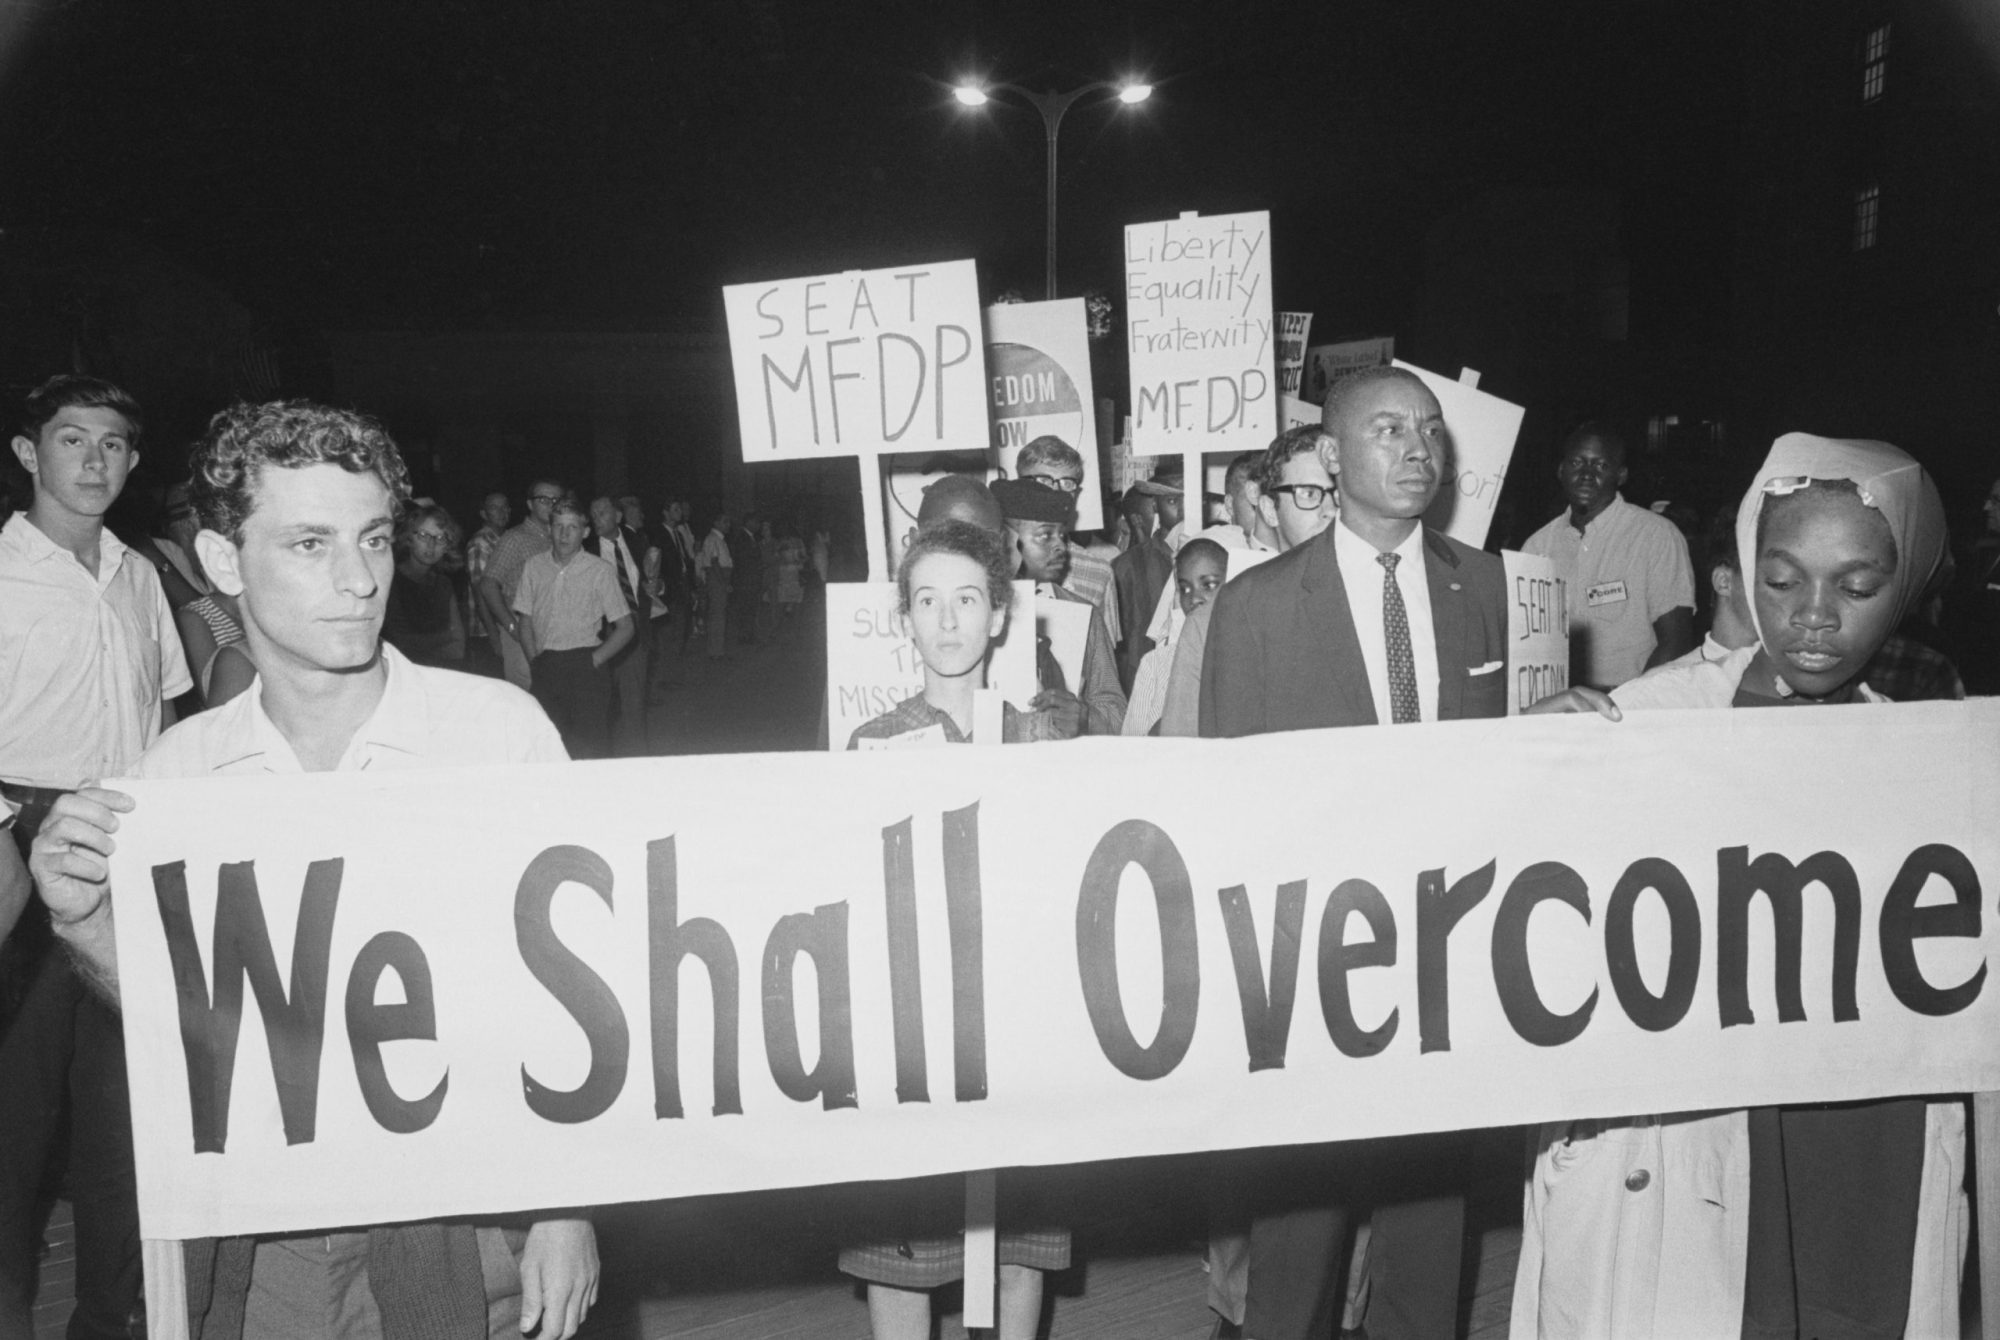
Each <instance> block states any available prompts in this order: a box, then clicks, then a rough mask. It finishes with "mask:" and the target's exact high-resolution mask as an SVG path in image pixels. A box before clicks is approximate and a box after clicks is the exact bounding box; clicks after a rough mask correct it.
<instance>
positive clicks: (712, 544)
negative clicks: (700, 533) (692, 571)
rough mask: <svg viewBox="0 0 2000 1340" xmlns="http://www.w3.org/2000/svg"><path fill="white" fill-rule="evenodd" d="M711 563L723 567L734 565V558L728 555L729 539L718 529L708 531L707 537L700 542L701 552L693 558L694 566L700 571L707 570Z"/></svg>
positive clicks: (727, 567)
mask: <svg viewBox="0 0 2000 1340" xmlns="http://www.w3.org/2000/svg"><path fill="white" fill-rule="evenodd" d="M711 563H713V564H716V565H717V566H719V567H722V568H724V569H729V568H733V567H735V566H736V560H735V559H733V558H731V557H730V556H729V541H728V540H727V539H726V538H724V536H723V534H722V532H721V531H719V530H712V531H710V532H709V533H708V538H707V539H705V540H703V541H702V542H701V552H700V553H699V554H697V555H696V556H695V560H694V565H695V567H696V568H697V569H699V570H700V571H702V572H707V571H708V567H709V564H711Z"/></svg>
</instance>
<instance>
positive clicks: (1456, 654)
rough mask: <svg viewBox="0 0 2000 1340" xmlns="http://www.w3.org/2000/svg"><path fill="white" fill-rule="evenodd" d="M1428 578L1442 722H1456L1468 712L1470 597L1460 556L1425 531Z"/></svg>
mask: <svg viewBox="0 0 2000 1340" xmlns="http://www.w3.org/2000/svg"><path fill="white" fill-rule="evenodd" d="M1424 576H1425V580H1426V581H1427V582H1428V584H1429V586H1430V591H1431V634H1432V636H1433V638H1434V640H1435V641H1436V643H1437V658H1438V720H1439V721H1456V720H1458V719H1459V717H1460V716H1461V715H1463V713H1464V708H1465V671H1466V664H1465V658H1466V650H1465V633H1466V623H1467V621H1466V605H1465V602H1466V594H1465V583H1464V581H1463V580H1462V579H1461V578H1460V576H1459V573H1458V556H1457V555H1456V554H1454V553H1452V552H1451V546H1450V545H1448V544H1446V543H1445V542H1444V540H1443V539H1442V538H1440V537H1439V536H1438V534H1437V532H1435V531H1433V530H1432V529H1431V528H1430V527H1428V526H1426V527H1424Z"/></svg>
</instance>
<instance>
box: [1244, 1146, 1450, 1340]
mask: <svg viewBox="0 0 2000 1340" xmlns="http://www.w3.org/2000/svg"><path fill="white" fill-rule="evenodd" d="M1464 1148H1465V1140H1464V1137H1463V1136H1462V1135H1459V1134H1456V1133H1453V1134H1445V1135H1415V1136H1397V1137H1394V1138H1391V1139H1382V1140H1356V1141H1348V1142H1346V1143H1343V1144H1338V1145H1317V1146H1310V1147H1305V1148H1287V1149H1272V1150H1262V1151H1257V1152H1256V1153H1255V1154H1252V1155H1246V1156H1243V1157H1244V1160H1245V1163H1246V1165H1247V1166H1246V1171H1247V1173H1248V1176H1249V1177H1250V1179H1251V1183H1252V1187H1251V1193H1252V1217H1251V1222H1250V1291H1249V1298H1248V1301H1247V1303H1246V1304H1245V1308H1244V1320H1243V1333H1244V1334H1245V1335H1247V1336H1253V1337H1255V1340H1331V1337H1332V1336H1334V1335H1335V1334H1336V1333H1337V1332H1338V1330H1339V1326H1340V1309H1341V1300H1342V1298H1343V1297H1344V1290H1343V1288H1342V1284H1343V1281H1342V1279H1341V1273H1342V1271H1343V1270H1344V1268H1345V1267H1346V1264H1347V1242H1348V1230H1349V1228H1350V1227H1351V1225H1352V1221H1353V1220H1354V1219H1355V1218H1356V1217H1358V1215H1359V1214H1361V1213H1365V1212H1368V1211H1371V1210H1372V1212H1373V1213H1372V1217H1371V1219H1370V1223H1371V1225H1372V1227H1371V1229H1370V1234H1369V1239H1368V1275H1369V1280H1370V1292H1369V1296H1368V1318H1367V1330H1368V1335H1369V1340H1451V1337H1452V1336H1453V1334H1454V1333H1455V1332H1456V1329H1457V1324H1458V1277H1459V1269H1460V1265H1461V1262H1462V1261H1463V1258H1464V1255H1465V1181H1466V1172H1465V1155H1464Z"/></svg>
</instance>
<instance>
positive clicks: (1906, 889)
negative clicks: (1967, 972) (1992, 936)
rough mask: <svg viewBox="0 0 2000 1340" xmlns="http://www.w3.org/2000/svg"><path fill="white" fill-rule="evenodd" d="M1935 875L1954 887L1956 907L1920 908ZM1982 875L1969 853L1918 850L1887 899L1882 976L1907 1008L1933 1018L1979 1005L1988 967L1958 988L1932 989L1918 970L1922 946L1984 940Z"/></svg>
mask: <svg viewBox="0 0 2000 1340" xmlns="http://www.w3.org/2000/svg"><path fill="white" fill-rule="evenodd" d="M1933 875H1936V876H1939V877H1941V878H1942V879H1943V880H1944V881H1945V883H1947V884H1949V885H1951V891H1952V895H1953V897H1952V901H1950V902H1948V903H1940V904H1937V905H1935V906H1931V907H1918V906H1917V898H1918V897H1919V896H1920V895H1921V894H1922V893H1923V891H1924V886H1925V885H1926V884H1928V883H1929V882H1930V879H1931V877H1932V876H1933ZM1979 923H1980V908H1979V872H1978V871H1976V870H1974V869H1973V868H1972V862H1970V861H1968V860H1966V859H1965V853H1964V852H1962V851H1960V850H1959V849H1958V848H1956V847H1951V846H1947V845H1945V844H1944V843H1942V842H1933V843H1929V844H1927V845H1925V846H1922V847H1919V848H1917V849H1916V850H1915V851H1913V852H1911V853H1910V854H1909V856H1908V857H1906V858H1905V859H1904V861H1903V868H1902V869H1901V870H1898V871H1897V872H1896V878H1895V881H1894V882H1893V883H1891V884H1890V885H1889V892H1888V894H1887V895H1886V896H1885V897H1884V898H1883V899H1882V922H1881V928H1880V933H1881V939H1882V974H1883V976H1884V977H1886V978H1887V979H1888V981H1889V989H1890V990H1891V991H1894V992H1895V993H1896V999H1897V1000H1899V1001H1901V1002H1903V1005H1904V1007H1905V1008H1907V1009H1910V1010H1914V1011H1915V1012H1916V1013H1918V1014H1925V1015H1930V1016H1931V1017H1933V1018H1938V1017H1942V1016H1944V1015H1947V1014H1957V1013H1958V1012H1959V1011H1960V1010H1962V1009H1964V1008H1965V1007H1966V1006H1968V1005H1970V1004H1972V1002H1973V1001H1975V1000H1977V999H1979V992H1980V988H1982V987H1983V986H1985V984H1986V964H1985V963H1984V962H1983V961H1982V962H1981V963H1980V965H1979V971H1978V972H1975V973H1973V974H1972V976H1970V977H1968V978H1966V979H1965V980H1964V981H1963V982H1960V983H1959V984H1958V985H1957V986H1944V987H1940V986H1932V985H1931V984H1930V983H1929V982H1928V981H1926V980H1925V979H1924V974H1923V969H1922V968H1921V967H1919V966H1918V964H1917V951H1916V942H1917V941H1918V940H1932V939H1976V938H1978V936H1979Z"/></svg>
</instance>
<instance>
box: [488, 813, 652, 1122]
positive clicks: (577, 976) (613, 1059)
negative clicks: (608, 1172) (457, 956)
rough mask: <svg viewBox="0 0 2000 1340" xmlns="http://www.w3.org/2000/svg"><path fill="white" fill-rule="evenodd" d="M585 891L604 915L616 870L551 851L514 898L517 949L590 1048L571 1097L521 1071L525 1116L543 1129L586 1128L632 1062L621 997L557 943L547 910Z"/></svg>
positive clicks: (593, 856)
mask: <svg viewBox="0 0 2000 1340" xmlns="http://www.w3.org/2000/svg"><path fill="white" fill-rule="evenodd" d="M565 884H581V885H583V887H585V888H586V889H589V890H590V891H591V892H592V893H594V894H596V895H597V896H598V897H599V898H602V899H603V900H604V905H605V906H606V907H610V906H612V902H611V866H610V865H609V864H608V863H606V861H605V859H604V858H603V857H602V856H599V855H598V854H597V853H596V852H594V851H592V850H590V848H588V847H578V846H573V845H567V844H565V845H560V846H554V847H549V848H546V849H545V850H543V851H542V852H540V853H539V854H537V855H536V857H535V859H534V860H532V861H530V862H528V868H527V869H526V870H524V871H522V872H521V882H520V884H519V885H518V886H516V888H515V890H514V943H515V944H516V945H518V946H519V947H520V951H521V962H522V963H523V964H524V965H525V966H526V967H527V969H528V971H529V972H531V973H533V974H534V975H535V980H536V981H538V982H540V983H541V984H542V986H543V987H545V988H546V989H547V990H548V993H549V994H550V995H551V996H554V997H555V998H556V1003H557V1004H559V1005H561V1006H562V1007H563V1009H564V1010H566V1011H567V1012H568V1013H569V1016H570V1018H572V1019H574V1020H576V1023H577V1027H579V1028H581V1029H582V1030H583V1036H584V1041H585V1042H587V1043H588V1044H589V1046H590V1069H589V1071H587V1072H586V1073H585V1075H584V1077H583V1083H581V1084H579V1085H577V1086H576V1087H575V1088H574V1089H552V1088H550V1087H549V1086H548V1085H546V1084H543V1083H542V1082H541V1081H539V1080H537V1079H536V1078H535V1077H534V1076H533V1075H530V1074H529V1073H528V1067H526V1066H525V1065H524V1066H522V1067H521V1091H522V1096H523V1097H524V1098H525V1099H526V1101H527V1104H528V1110H529V1111H531V1112H533V1113H534V1114H535V1115H536V1116H538V1117H540V1118H541V1119H542V1120H543V1121H554V1122H561V1123H563V1124H564V1125H570V1124H574V1123H576V1122H580V1121H589V1120H590V1119H592V1118H593V1117H596V1116H598V1115H600V1114H602V1113H603V1112H604V1111H605V1109H607V1108H609V1107H610V1106H611V1105H612V1104H613V1103H615V1102H617V1101H618V1095H619V1093H620V1092H621V1091H622V1090H623V1089H624V1088H625V1067H626V1063H627V1062H628V1061H629V1060H630V1059H631V1054H632V1033H631V1030H630V1028H628V1027H627V1025H626V1023H625V1011H624V1010H623V1009H621V1008H619V1005H618V996H617V993H616V992H614V991H612V989H611V987H610V986H609V985H608V984H607V983H606V982H605V980H604V979H603V978H602V977H599V976H598V975H597V973H596V971H595V970H593V969H592V968H591V966H590V965H589V964H588V963H585V962H584V961H583V960H582V959H580V958H578V957H577V956H576V954H575V952H574V951H573V950H571V949H570V947H569V946H568V945H566V944H564V943H563V942H562V941H561V940H559V939H557V938H556V931H555V926H554V924H553V923H552V922H551V921H550V920H549V910H550V908H551V907H552V906H553V905H554V904H555V899H556V890H557V889H560V888H561V887H562V886H563V885H565Z"/></svg>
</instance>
